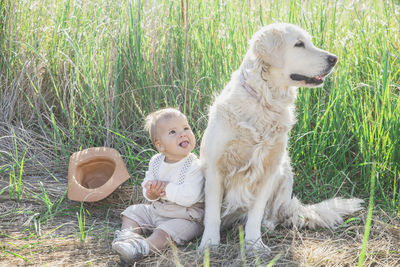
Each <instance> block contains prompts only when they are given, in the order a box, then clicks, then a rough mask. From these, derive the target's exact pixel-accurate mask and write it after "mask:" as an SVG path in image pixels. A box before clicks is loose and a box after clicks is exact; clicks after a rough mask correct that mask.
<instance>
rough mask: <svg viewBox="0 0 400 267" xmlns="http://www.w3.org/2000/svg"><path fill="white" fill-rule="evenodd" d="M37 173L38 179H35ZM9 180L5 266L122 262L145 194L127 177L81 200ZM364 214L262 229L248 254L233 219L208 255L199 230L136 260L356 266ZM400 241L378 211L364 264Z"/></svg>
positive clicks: (399, 261)
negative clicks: (16, 186) (114, 245)
mask: <svg viewBox="0 0 400 267" xmlns="http://www.w3.org/2000/svg"><path fill="white" fill-rule="evenodd" d="M35 180H37V181H39V180H40V179H30V181H35ZM48 180H50V179H48ZM7 187H8V182H6V179H1V180H0V188H2V189H4V188H6V190H3V191H2V192H1V189H0V192H1V195H0V214H1V215H0V240H1V254H0V266H119V258H118V256H117V255H115V254H114V253H113V252H112V251H111V246H110V243H111V241H112V238H113V232H114V231H115V230H116V229H118V228H119V227H120V219H119V214H120V212H121V211H122V210H123V209H124V208H125V207H126V206H127V205H129V204H131V203H137V202H143V201H144V200H143V198H142V197H141V192H140V189H139V188H138V186H135V185H131V184H130V183H129V182H128V183H125V184H124V185H123V186H121V187H120V188H119V189H117V190H116V191H115V192H114V193H113V194H112V195H110V196H109V197H108V198H106V199H105V200H102V201H99V202H96V203H85V205H84V206H81V205H80V203H78V202H73V201H70V200H68V199H66V191H65V190H66V184H65V180H64V181H60V182H56V181H46V183H45V185H43V184H42V185H41V186H40V182H36V183H35V182H27V181H25V182H24V188H23V191H22V192H23V194H22V200H20V201H17V200H16V199H15V196H14V197H12V198H11V200H10V196H9V192H8V190H7ZM43 188H45V191H44V190H43ZM46 196H47V197H48V198H47V200H46ZM46 201H47V202H46ZM46 203H47V204H46ZM83 214H85V216H83ZM79 215H82V216H81V220H80V221H81V229H82V230H83V231H82V232H81V231H80V227H79V219H78V218H79ZM365 218H366V212H365V211H363V212H360V213H358V214H356V215H355V216H354V217H353V218H350V219H348V220H347V221H346V223H345V224H344V225H342V226H341V227H339V228H337V229H335V230H326V229H318V230H308V229H288V228H283V227H278V228H277V229H276V230H275V231H274V232H271V233H264V235H263V238H264V242H265V243H266V244H268V245H269V246H270V247H271V249H272V254H270V255H263V254H260V255H255V256H251V257H250V256H245V255H244V254H243V253H241V252H242V250H241V245H240V238H239V231H238V229H239V228H240V226H235V227H233V228H232V229H229V230H227V231H224V232H223V233H222V242H221V243H222V245H221V246H220V247H219V248H218V249H216V250H213V251H211V252H210V253H209V255H207V253H206V254H205V256H203V255H201V254H199V253H198V252H197V251H196V247H197V245H198V243H199V242H200V238H198V239H196V240H194V241H193V242H192V243H190V244H188V245H187V246H184V247H176V246H172V248H170V249H168V250H166V251H163V252H162V253H160V254H159V255H154V256H151V257H148V258H145V259H143V260H142V261H140V262H138V263H137V264H136V266H208V265H209V266H266V264H268V263H269V262H271V261H274V262H275V266H356V265H357V264H358V255H359V252H360V250H361V244H362V240H363V234H364V224H365ZM399 248H400V224H399V220H398V219H396V218H393V217H391V216H389V215H387V214H385V213H384V212H383V211H376V212H375V213H374V217H373V221H372V227H371V234H370V240H369V243H368V249H367V255H366V262H365V266H400V250H399ZM208 263H209V264H208Z"/></svg>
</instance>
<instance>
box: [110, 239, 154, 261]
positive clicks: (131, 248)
mask: <svg viewBox="0 0 400 267" xmlns="http://www.w3.org/2000/svg"><path fill="white" fill-rule="evenodd" d="M114 241H115V240H114ZM114 241H113V243H112V249H113V250H114V251H115V252H117V253H118V254H119V257H120V259H121V261H122V263H123V264H132V263H134V262H136V261H138V260H140V259H141V258H143V257H144V256H147V255H149V252H150V247H149V244H148V243H147V242H146V240H145V239H144V238H143V237H142V236H141V235H139V234H136V233H134V237H132V238H128V239H125V240H121V241H115V242H114Z"/></svg>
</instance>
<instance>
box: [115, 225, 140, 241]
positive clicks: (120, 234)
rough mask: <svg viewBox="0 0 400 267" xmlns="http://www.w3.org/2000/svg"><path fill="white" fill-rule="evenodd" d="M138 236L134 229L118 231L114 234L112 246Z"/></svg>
mask: <svg viewBox="0 0 400 267" xmlns="http://www.w3.org/2000/svg"><path fill="white" fill-rule="evenodd" d="M136 236H137V234H136V233H135V232H134V231H133V229H132V228H126V229H122V230H117V231H115V233H114V240H113V242H112V243H111V245H113V244H114V243H115V242H117V241H123V240H126V239H129V238H134V237H136Z"/></svg>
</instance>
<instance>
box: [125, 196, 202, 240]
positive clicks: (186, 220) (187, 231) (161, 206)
mask: <svg viewBox="0 0 400 267" xmlns="http://www.w3.org/2000/svg"><path fill="white" fill-rule="evenodd" d="M121 215H123V216H125V217H127V218H129V219H131V220H133V221H135V222H136V223H137V224H138V225H139V226H140V228H141V229H142V230H143V232H144V233H145V234H148V233H151V232H152V231H154V230H155V229H161V230H163V231H164V232H166V233H167V234H169V236H170V237H171V239H172V240H173V241H175V242H176V243H177V244H178V245H183V244H184V243H187V242H188V241H190V240H192V239H193V238H195V237H197V236H200V235H201V234H202V232H203V223H202V219H203V215H204V209H203V204H196V205H195V206H193V207H189V208H187V207H183V206H179V205H177V204H174V203H171V202H168V201H162V200H161V201H155V202H153V203H152V204H150V205H149V204H137V205H132V206H129V207H128V208H127V209H126V210H125V211H123V212H122V213H121Z"/></svg>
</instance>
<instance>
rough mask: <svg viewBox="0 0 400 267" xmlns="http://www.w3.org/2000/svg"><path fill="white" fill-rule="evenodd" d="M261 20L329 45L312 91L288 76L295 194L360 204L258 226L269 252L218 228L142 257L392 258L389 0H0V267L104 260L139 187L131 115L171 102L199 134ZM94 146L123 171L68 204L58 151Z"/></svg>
mask: <svg viewBox="0 0 400 267" xmlns="http://www.w3.org/2000/svg"><path fill="white" fill-rule="evenodd" d="M187 4H188V5H187ZM273 22H289V23H294V24H298V25H300V26H301V27H303V28H304V29H306V30H307V31H308V32H310V33H311V34H312V36H313V41H314V43H315V45H316V46H317V47H320V48H322V49H325V50H328V51H330V52H332V53H334V54H336V55H337V56H338V58H339V62H338V65H337V67H336V68H335V71H334V73H333V74H332V75H331V76H330V77H329V78H328V79H327V81H326V83H325V85H324V87H323V88H317V89H307V88H304V89H302V88H300V89H299V97H298V100H297V102H296V107H297V113H298V116H297V117H298V122H297V124H296V125H295V127H294V128H293V131H292V132H291V139H290V154H291V158H292V164H293V169H294V172H295V188H294V193H295V194H296V195H297V196H298V197H299V198H300V199H302V201H304V202H305V203H314V202H317V201H319V200H323V199H326V198H330V197H333V196H343V197H349V196H356V197H360V198H363V199H364V200H366V211H365V212H363V213H360V214H358V215H357V216H355V217H353V218H350V219H349V220H348V221H347V224H346V225H345V226H343V227H340V228H339V229H338V230H335V231H327V230H321V231H317V232H316V231H309V230H299V231H298V230H296V229H280V230H279V229H278V231H277V232H276V233H265V236H264V238H266V240H265V242H266V243H268V244H269V245H271V246H272V248H273V255H270V256H268V257H263V256H262V255H261V256H259V257H255V258H246V256H243V255H242V254H241V253H240V249H241V248H240V245H239V244H240V242H239V241H240V240H239V239H240V238H239V235H238V234H237V230H232V231H228V232H225V233H224V234H223V237H224V238H223V244H224V245H223V246H222V247H221V249H219V250H218V252H212V253H210V254H206V255H205V256H204V257H203V256H199V255H197V254H196V253H195V248H196V246H197V242H199V240H195V241H194V242H193V243H191V244H189V245H188V247H187V248H177V249H171V250H169V251H167V252H165V253H164V254H162V255H161V256H158V257H150V258H149V259H147V260H145V261H144V262H143V264H150V265H152V264H156V262H158V264H159V266H165V265H178V266H180V265H183V266H193V265H198V266H200V265H204V266H215V265H218V266H220V265H221V266H229V265H230V264H235V265H238V266H246V265H249V266H252V265H258V266H261V265H262V266H265V265H266V264H268V263H270V264H271V265H273V264H274V263H275V264H276V265H281V266H289V265H290V266H298V265H300V266H321V265H322V264H325V266H343V264H344V263H348V264H349V266H357V265H359V266H362V265H363V264H365V265H366V266H369V265H370V264H374V263H375V264H377V265H378V266H396V265H397V266H398V265H400V251H399V247H400V223H399V214H400V100H399V94H400V31H399V29H400V3H399V1H397V0H388V1H383V0H371V1H356V0H354V1H351V0H333V1H327V0H315V1H307V0H304V1H301V0H292V1H211V0H210V1H165V0H158V1H156V0H148V1H133V0H132V1H111V0H104V1H100V0H87V1H78V0H75V1H73V0H63V1H55V0H45V1H35V0H0V53H1V54H0V238H1V239H0V242H1V247H0V266H2V265H4V266H10V265H11V266H13V265H48V266H50V265H51V266H53V265H54V264H59V265H65V266H72V265H79V266H87V265H92V266H93V265H94V266H101V265H106V266H113V265H115V261H116V260H117V257H116V256H115V255H113V254H112V253H111V249H110V245H109V243H110V242H111V240H112V235H113V232H114V230H115V229H118V228H119V226H120V225H119V224H120V221H119V212H121V211H122V210H123V209H124V208H125V207H126V206H127V205H129V204H131V203H133V202H138V201H142V200H143V199H142V197H141V196H140V191H139V190H138V189H137V186H136V185H137V184H138V183H139V182H140V181H141V179H142V178H143V173H144V171H145V170H146V166H147V163H148V160H149V159H150V157H151V155H153V154H154V153H155V151H154V149H153V147H152V146H151V144H150V142H149V140H148V138H147V135H146V133H145V132H144V131H143V118H144V117H145V116H146V115H147V114H148V113H149V112H151V111H153V110H155V109H157V108H160V107H164V106H174V107H179V108H180V109H181V110H182V111H184V112H185V113H186V114H187V115H188V118H189V120H190V123H191V124H192V126H193V128H194V130H195V134H196V136H197V139H198V140H200V139H201V136H202V133H203V131H204V129H205V126H206V124H207V109H208V106H209V105H210V103H211V102H212V100H213V97H214V95H215V94H217V93H218V92H220V91H221V90H222V88H223V87H224V85H225V84H226V83H227V81H228V80H229V79H230V75H231V73H232V72H233V70H236V69H237V68H238V67H239V65H240V63H241V60H242V59H243V57H244V55H245V53H246V50H247V41H248V40H249V39H250V37H251V35H252V34H253V33H254V32H255V31H256V30H257V29H259V28H260V27H261V26H262V25H266V24H269V23H273ZM93 146H111V147H114V148H116V149H117V150H119V152H120V153H121V154H122V156H123V158H124V160H125V162H126V164H127V167H128V169H129V172H130V174H131V178H130V180H129V182H127V183H125V184H124V186H123V187H122V188H120V189H118V190H117V191H116V192H115V193H114V194H112V195H111V196H110V197H109V198H107V199H106V200H104V201H101V202H98V203H95V204H87V203H85V204H81V203H74V202H72V201H69V200H68V199H67V198H66V190H67V186H66V183H67V178H66V177H67V167H68V161H69V157H70V155H71V154H72V153H73V152H75V151H78V150H81V149H84V148H88V147H93ZM386 239H387V240H386ZM385 240H386V241H385ZM323 248H325V250H323ZM321 249H322V250H321ZM100 254H101V255H100ZM327 254H328V255H330V257H326V255H327ZM221 255H223V256H221ZM275 256H277V257H276V258H274V257H275ZM324 257H325V258H324Z"/></svg>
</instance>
